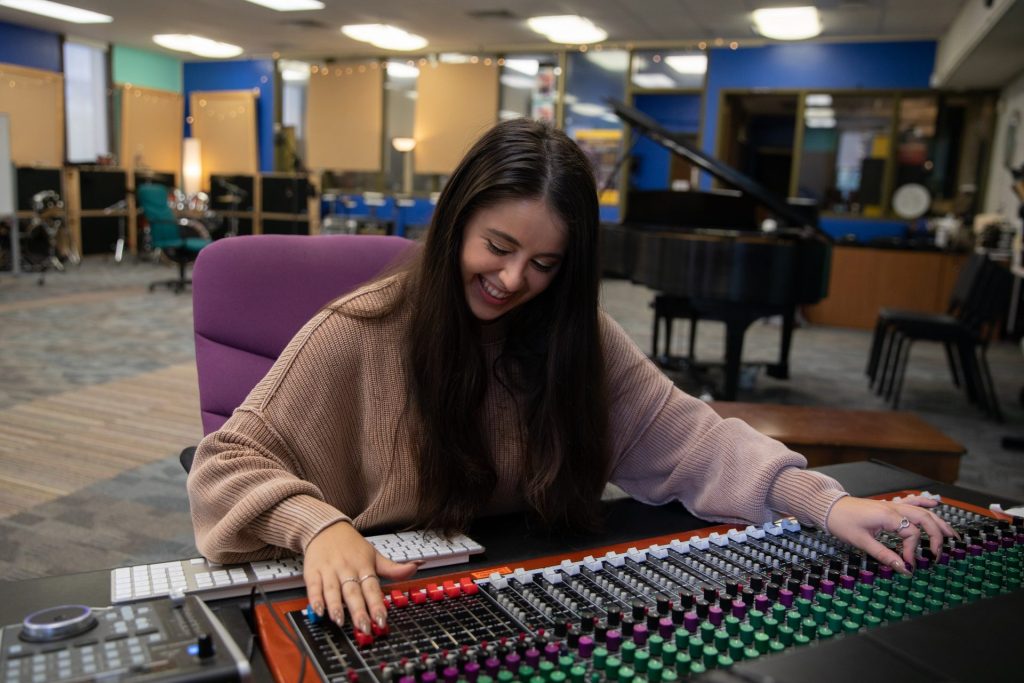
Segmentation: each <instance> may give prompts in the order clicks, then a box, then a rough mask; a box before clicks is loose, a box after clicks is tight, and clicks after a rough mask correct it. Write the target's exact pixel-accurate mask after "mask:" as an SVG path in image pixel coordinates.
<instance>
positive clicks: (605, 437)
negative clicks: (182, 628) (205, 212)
mask: <svg viewBox="0 0 1024 683" xmlns="http://www.w3.org/2000/svg"><path fill="white" fill-rule="evenodd" d="M597 234H598V207H597V191H596V188H595V185H594V178H593V175H592V173H591V171H590V167H589V164H588V162H587V159H586V158H585V157H584V156H583V154H582V152H580V150H579V148H577V147H576V145H575V144H574V143H573V142H572V141H571V140H570V139H569V138H568V137H566V136H565V135H564V134H563V133H562V132H560V131H557V130H553V129H551V128H549V127H547V126H544V125H542V124H539V123H535V122H531V121H527V120H519V121H512V122H506V123H502V124H500V125H498V126H496V127H495V128H494V129H492V130H491V131H490V132H488V133H487V134H485V135H484V136H483V138H481V139H480V140H479V141H478V142H477V144H476V145H475V146H474V147H473V148H472V149H471V150H470V151H469V153H468V154H467V155H466V157H465V158H464V159H463V161H462V162H461V163H460V165H459V167H458V168H457V169H456V170H455V172H454V174H453V175H452V176H451V178H450V180H449V182H448V184H447V185H446V187H445V190H444V192H443V193H442V195H441V197H440V200H439V202H438V205H437V208H436V211H435V213H434V217H433V221H432V225H431V229H430V232H429V234H428V236H427V240H426V244H425V246H424V248H423V249H422V251H421V253H420V254H419V256H418V258H417V260H416V262H415V263H413V264H411V265H409V266H408V267H406V268H405V269H404V270H403V271H402V272H400V273H398V274H393V275H390V276H387V277H383V278H381V279H379V280H377V281H376V282H373V283H371V284H369V285H367V286H365V287H363V288H361V289H360V290H359V291H357V292H355V293H353V294H351V295H349V296H346V297H343V298H341V299H339V300H337V301H335V302H333V303H332V304H330V305H328V306H327V307H326V308H325V309H324V310H322V311H321V312H320V313H319V314H317V316H315V317H314V318H313V319H312V320H311V321H310V322H309V323H308V324H307V325H306V326H305V327H304V328H303V329H302V330H301V331H300V332H299V333H298V335H296V337H295V338H294V339H293V340H292V342H291V343H290V344H289V345H288V347H287V348H286V349H285V350H284V352H283V353H282V355H281V357H280V358H279V359H278V361H277V362H276V363H275V365H274V367H273V368H272V369H271V370H270V372H269V373H268V375H267V376H266V377H265V378H264V379H263V380H262V381H261V382H260V383H259V384H258V385H257V386H256V388H255V389H253V391H252V393H251V394H250V395H249V397H248V398H247V399H246V401H245V402H244V404H243V405H242V406H240V407H239V408H238V409H237V410H236V411H235V413H234V415H233V416H232V417H231V419H230V420H229V421H228V422H227V423H226V424H225V425H224V427H223V428H222V429H221V430H220V431H218V432H216V433H214V434H211V435H209V436H208V437H207V438H206V439H204V440H203V442H202V443H201V444H200V446H199V449H198V451H197V454H196V459H195V463H194V465H193V468H192V472H191V475H190V477H189V482H188V484H189V496H190V500H191V505H192V514H193V522H194V525H195V530H196V543H197V545H198V547H199V549H200V550H201V551H202V552H203V554H204V555H206V556H207V557H208V558H210V559H212V560H214V561H219V562H239V561H245V560H251V559H256V558H259V557H266V556H268V555H273V554H276V553H277V554H279V553H286V552H287V553H304V554H305V576H304V578H305V581H306V587H307V593H308V596H309V601H310V604H311V605H312V606H313V609H314V610H315V611H316V612H317V613H318V614H323V613H324V611H325V610H326V611H327V612H328V613H329V615H330V617H331V618H332V619H333V620H334V621H336V622H337V623H339V624H341V623H342V622H343V620H344V610H343V606H344V607H347V609H348V611H349V614H350V618H351V619H352V623H353V625H354V626H355V627H356V628H358V629H360V630H362V631H364V632H369V631H370V630H371V619H372V620H373V622H376V623H377V624H378V625H379V626H383V625H384V623H385V620H386V618H387V613H386V610H385V607H384V604H383V602H382V599H381V590H380V584H379V581H380V578H378V577H381V578H384V579H392V580H398V579H404V578H407V577H409V576H410V575H411V574H412V573H413V572H414V571H415V569H416V567H415V566H414V565H412V564H396V563H393V562H391V561H389V560H388V559H386V558H384V557H382V556H380V555H379V554H377V553H376V552H375V550H374V549H373V547H372V546H370V544H369V543H368V542H367V541H365V540H364V539H363V537H362V535H361V534H360V531H361V530H367V529H372V528H380V527H392V528H394V527H405V526H411V527H427V528H440V529H449V530H450V529H463V528H465V527H466V526H467V525H468V523H469V522H470V521H471V520H472V519H473V517H475V516H477V515H481V514H489V513H496V512H503V511H509V510H514V509H524V508H525V509H527V510H529V511H530V512H531V513H532V514H534V515H535V516H536V517H537V518H539V519H540V520H541V521H543V522H545V523H546V524H547V525H549V526H550V527H553V528H575V529H585V528H589V527H594V526H596V525H597V522H598V520H599V500H600V494H601V491H602V489H603V487H604V485H605V484H606V483H607V482H609V481H611V482H613V483H616V484H618V485H619V486H621V487H622V488H623V489H625V490H626V492H628V493H629V494H631V495H632V496H633V497H635V498H637V499H639V500H642V501H645V502H649V503H665V502H669V501H672V500H679V501H681V502H682V503H683V504H684V505H685V506H686V507H687V508H688V509H689V510H690V511H691V512H693V513H694V514H696V515H698V516H700V517H702V518H705V519H711V520H718V521H725V522H741V523H748V522H754V523H761V522H764V521H767V520H770V519H772V518H775V517H778V516H780V515H781V514H792V515H795V516H796V517H797V518H798V519H800V520H801V521H802V522H804V523H809V524H816V525H818V526H820V527H823V528H827V529H828V530H829V531H830V532H831V533H833V534H835V535H836V536H838V537H839V538H842V539H844V540H846V541H848V542H850V543H852V544H854V545H857V546H859V547H860V548H862V549H864V550H866V551H867V552H869V553H870V554H871V555H873V556H874V557H875V558H876V559H877V560H878V561H879V562H882V563H884V564H887V565H891V566H893V567H894V568H895V569H897V570H898V571H901V572H907V571H908V570H909V567H910V565H911V564H912V563H913V558H914V551H915V548H916V547H917V544H918V541H919V539H920V534H921V530H922V529H923V530H924V531H927V532H928V533H929V535H930V536H931V543H932V547H933V550H935V551H938V549H939V544H940V543H941V540H942V537H943V535H951V534H952V533H953V531H952V529H951V528H950V527H949V526H948V525H947V524H946V523H945V522H943V521H942V520H940V519H939V518H938V517H936V516H935V515H933V514H932V513H931V512H929V511H927V510H925V509H923V507H922V506H929V505H933V504H934V503H932V502H931V501H925V500H919V501H915V502H914V504H906V503H904V504H893V503H886V502H879V501H873V500H862V499H856V498H852V497H849V496H847V494H846V493H845V492H844V491H843V490H842V488H841V487H840V486H839V484H838V483H837V482H835V481H833V480H832V479H829V478H828V477H825V476H822V475H820V474H817V473H813V472H807V471H805V470H804V469H802V468H803V467H805V466H806V461H805V460H804V458H803V457H802V456H800V455H798V454H796V453H793V452H792V451H789V450H788V449H786V448H785V447H784V446H783V445H782V444H780V443H778V442H776V441H773V440H771V439H768V438H766V437H764V436H762V435H760V434H758V433H757V432H755V431H754V430H753V429H751V428H750V427H749V426H747V425H746V424H745V423H743V422H741V421H738V420H722V419H721V418H719V417H718V416H717V415H716V414H715V413H714V412H713V411H712V410H711V409H710V408H708V407H707V406H706V405H705V404H704V403H702V402H700V401H698V400H696V399H694V398H692V397H689V396H687V395H686V394H684V393H683V392H681V391H679V390H678V389H677V388H675V387H674V386H673V385H672V383H671V382H670V381H669V380H668V379H667V378H665V376H664V375H663V374H662V373H661V372H660V371H659V370H658V369H657V368H656V367H655V366H654V365H653V364H652V363H651V362H650V361H649V360H648V359H647V358H646V357H645V356H644V355H643V353H642V352H640V350H639V349H638V348H637V347H636V346H635V345H634V344H633V343H632V342H631V341H630V340H629V338H628V337H627V336H626V334H625V332H623V330H622V329H621V328H620V327H619V326H618V325H617V324H616V323H615V322H613V321H612V320H611V319H610V318H608V317H607V316H606V315H604V314H602V313H601V312H600V311H599V308H598V294H599V284H600V269H599V263H598V243H597ZM883 529H889V530H898V532H899V533H900V535H901V536H902V537H903V539H904V556H903V558H900V557H899V556H898V555H897V554H896V553H894V552H892V551H891V550H889V549H888V548H886V547H885V546H883V545H882V544H880V543H878V542H877V541H876V540H875V535H876V534H877V533H878V532H879V531H881V530H883ZM905 562H906V564H905Z"/></svg>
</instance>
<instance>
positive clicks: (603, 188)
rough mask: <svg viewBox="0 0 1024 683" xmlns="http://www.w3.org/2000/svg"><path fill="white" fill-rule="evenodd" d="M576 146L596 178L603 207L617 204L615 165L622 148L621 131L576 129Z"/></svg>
mask: <svg viewBox="0 0 1024 683" xmlns="http://www.w3.org/2000/svg"><path fill="white" fill-rule="evenodd" d="M573 136H574V138H575V139H576V144H578V145H579V146H580V149H582V150H583V153H584V154H586V155H587V158H588V159H590V163H591V166H592V167H593V169H594V176H595V177H596V178H597V189H598V192H599V193H600V202H601V204H602V205H604V206H617V205H618V203H619V178H618V175H619V174H618V173H616V171H615V163H616V162H617V161H618V159H619V150H620V149H621V148H622V130H621V129H614V128H577V129H576V131H575V132H574V133H573Z"/></svg>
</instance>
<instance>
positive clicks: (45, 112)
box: [0, 64, 64, 166]
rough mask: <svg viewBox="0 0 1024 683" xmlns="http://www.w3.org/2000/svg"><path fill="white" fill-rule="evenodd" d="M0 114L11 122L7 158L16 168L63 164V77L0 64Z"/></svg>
mask: <svg viewBox="0 0 1024 683" xmlns="http://www.w3.org/2000/svg"><path fill="white" fill-rule="evenodd" d="M0 111H2V112H5V113H7V114H8V115H9V116H10V119H11V158H12V159H13V161H14V163H15V164H17V165H19V166H60V165H62V164H63V163H64V77H63V76H61V75H60V74H57V73H53V72H52V71H42V70H40V69H29V68H25V67H20V66H12V65H10V64H0Z"/></svg>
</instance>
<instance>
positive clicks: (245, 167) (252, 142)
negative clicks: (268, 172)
mask: <svg viewBox="0 0 1024 683" xmlns="http://www.w3.org/2000/svg"><path fill="white" fill-rule="evenodd" d="M190 109H191V111H192V119H193V120H192V136H193V137H195V138H198V139H199V141H200V144H201V146H202V159H203V181H202V186H203V187H204V188H209V186H210V182H209V178H210V174H212V173H222V174H224V173H227V174H231V173H240V174H246V175H255V174H256V173H257V172H258V171H259V153H258V150H257V148H256V93H255V92H254V91H252V90H224V91H216V92H199V91H196V92H193V93H191V97H190Z"/></svg>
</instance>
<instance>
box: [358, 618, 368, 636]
mask: <svg viewBox="0 0 1024 683" xmlns="http://www.w3.org/2000/svg"><path fill="white" fill-rule="evenodd" d="M359 630H360V631H362V632H363V633H370V632H371V629H370V620H369V619H367V618H366V617H363V618H362V619H360V620H359Z"/></svg>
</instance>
